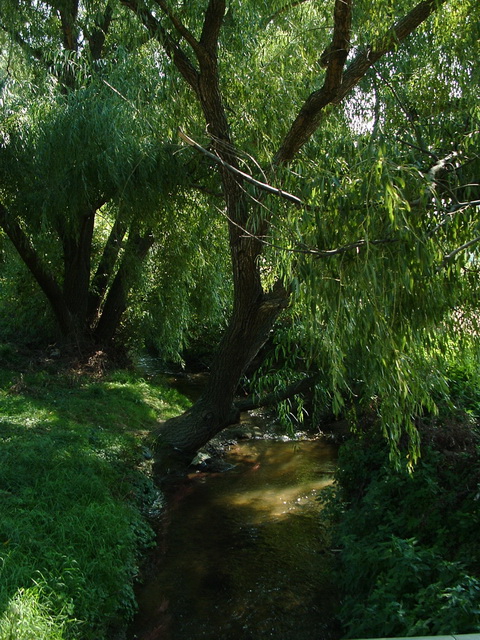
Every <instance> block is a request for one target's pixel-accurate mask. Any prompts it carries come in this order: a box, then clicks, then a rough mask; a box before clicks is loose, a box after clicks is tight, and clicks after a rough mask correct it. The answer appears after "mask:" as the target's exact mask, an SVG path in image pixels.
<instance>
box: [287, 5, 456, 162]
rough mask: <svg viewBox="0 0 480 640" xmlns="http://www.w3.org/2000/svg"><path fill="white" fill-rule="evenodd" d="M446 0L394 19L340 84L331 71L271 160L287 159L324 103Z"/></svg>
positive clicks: (332, 102) (316, 120)
mask: <svg viewBox="0 0 480 640" xmlns="http://www.w3.org/2000/svg"><path fill="white" fill-rule="evenodd" d="M445 2H446V0H423V2H420V3H419V4H418V5H417V6H416V7H415V8H414V9H412V11H410V12H409V13H408V14H407V15H406V16H405V17H404V18H402V19H401V20H399V21H397V22H396V23H395V24H394V25H393V27H392V28H391V29H390V30H389V31H388V32H387V33H386V34H385V36H384V37H383V38H382V39H380V40H379V41H378V42H377V43H376V44H373V45H370V46H368V47H366V48H365V49H362V50H361V51H360V52H359V53H358V54H357V55H356V56H355V58H354V59H353V60H352V62H351V63H350V64H349V65H348V67H347V69H346V70H345V71H344V73H343V76H342V81H341V84H340V85H339V86H338V87H335V86H334V79H335V78H337V75H335V74H334V72H333V71H332V77H331V78H330V80H329V82H330V85H327V84H326V82H325V83H324V85H323V87H322V88H321V89H319V90H318V91H314V92H313V93H312V94H310V96H309V97H308V98H307V100H306V101H305V103H304V104H303V106H302V108H301V109H300V111H299V113H298V116H297V117H296V119H295V121H294V122H293V124H292V126H291V127H290V130H289V131H288V133H287V134H286V136H285V138H284V140H283V143H282V145H281V146H280V148H279V150H278V151H277V153H276V155H275V158H274V164H285V163H287V162H290V161H291V160H292V159H293V158H294V156H295V155H296V153H297V152H298V151H299V150H300V149H301V148H302V146H303V145H304V144H305V143H306V142H308V140H309V139H310V138H311V136H312V135H313V133H314V132H315V131H316V129H317V128H318V126H319V124H320V122H321V119H322V117H323V116H324V115H325V112H326V107H328V106H329V105H337V104H339V103H340V102H341V101H342V100H343V98H345V96H346V95H347V94H348V93H349V92H350V91H351V90H352V89H353V88H354V87H355V86H356V85H357V84H358V83H359V82H360V80H361V79H362V78H363V77H364V76H365V74H366V73H367V71H368V70H369V69H370V68H371V67H372V65H374V64H375V62H377V61H378V60H379V59H380V58H381V57H382V56H384V55H385V54H386V53H388V52H389V51H393V50H394V49H395V48H396V47H397V46H398V44H399V43H400V42H402V40H404V39H405V38H406V37H407V36H409V35H410V34H411V33H412V32H413V31H414V30H415V29H416V28H417V27H418V26H419V25H420V24H421V23H422V22H424V21H425V20H426V19H427V18H428V17H429V16H430V15H431V14H432V13H433V12H434V11H435V10H436V9H437V8H438V7H439V6H440V5H441V4H443V3H445ZM338 29H339V32H340V30H341V27H340V26H339V27H338ZM339 38H340V36H339ZM332 55H333V52H332ZM337 71H338V70H337Z"/></svg>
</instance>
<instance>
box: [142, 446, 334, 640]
mask: <svg viewBox="0 0 480 640" xmlns="http://www.w3.org/2000/svg"><path fill="white" fill-rule="evenodd" d="M335 456H336V450H335V448H334V447H333V446H331V445H329V444H325V443H323V442H319V441H314V442H299V443H292V442H272V441H263V440H257V441H249V442H247V443H242V444H239V445H237V446H236V447H234V448H233V449H232V450H231V452H230V453H229V462H231V464H233V465H235V466H234V468H233V469H232V470H231V471H228V472H226V473H222V474H209V475H206V474H200V473H198V474H192V475H191V476H190V477H189V478H187V479H185V480H184V481H182V482H181V483H180V484H179V485H178V486H177V487H175V489H174V490H173V491H172V495H171V496H169V508H168V510H167V511H166V513H165V514H164V517H163V522H162V523H161V527H160V531H159V536H160V539H159V542H160V544H159V555H158V556H157V558H156V559H154V560H153V562H154V565H155V566H154V570H153V572H152V573H153V574H154V575H153V578H152V580H149V582H148V584H146V585H145V586H144V587H143V588H142V589H141V590H140V591H139V594H138V600H139V606H140V612H139V616H138V617H137V620H136V621H135V635H134V634H132V636H131V637H132V638H134V637H137V638H140V639H141V640H160V639H161V640H187V639H188V640H197V639H198V640H199V639H201V638H205V639H209V640H212V639H213V638H215V639H216V640H249V639H253V638H255V640H257V639H262V638H279V639H282V640H289V639H292V640H293V639H294V640H303V639H310V638H312V639H313V638H315V639H316V640H319V639H321V638H334V637H335V629H334V628H333V626H332V624H331V618H332V615H331V609H332V607H333V606H334V593H333V592H332V587H331V584H330V580H329V566H328V564H329V560H328V555H325V554H323V553H322V547H323V544H324V541H323V539H322V535H323V534H322V528H321V527H320V526H319V523H318V511H319V508H320V506H319V503H318V501H317V500H316V499H315V498H316V496H317V494H318V492H319V491H321V490H322V488H324V487H325V486H327V485H328V484H330V483H331V481H332V472H333V469H334V464H335Z"/></svg>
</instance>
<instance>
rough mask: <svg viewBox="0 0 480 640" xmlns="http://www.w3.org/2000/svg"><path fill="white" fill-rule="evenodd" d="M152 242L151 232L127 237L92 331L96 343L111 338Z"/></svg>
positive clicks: (107, 341) (107, 340) (104, 341)
mask: <svg viewBox="0 0 480 640" xmlns="http://www.w3.org/2000/svg"><path fill="white" fill-rule="evenodd" d="M153 242H154V237H153V234H152V233H146V234H145V235H144V236H140V235H139V234H137V233H133V234H132V235H131V236H130V237H129V239H128V242H127V247H126V249H125V255H124V256H123V260H122V263H121V265H120V267H119V269H118V271H117V275H116V276H115V278H114V280H113V282H112V285H111V287H110V290H109V292H108V295H107V297H106V300H105V305H104V307H103V311H102V314H101V316H100V319H99V321H98V324H97V326H96V328H95V329H94V332H93V335H94V339H95V341H96V342H97V343H99V344H108V343H109V342H111V341H112V340H113V337H114V335H115V332H116V330H117V329H118V325H119V324H120V320H121V319H122V316H123V313H124V312H125V309H126V308H127V297H128V292H129V291H130V290H131V288H132V285H133V283H134V282H135V277H136V275H137V274H138V267H139V265H141V264H142V262H143V261H144V260H145V258H146V256H147V254H148V251H149V249H150V248H151V246H152V244H153Z"/></svg>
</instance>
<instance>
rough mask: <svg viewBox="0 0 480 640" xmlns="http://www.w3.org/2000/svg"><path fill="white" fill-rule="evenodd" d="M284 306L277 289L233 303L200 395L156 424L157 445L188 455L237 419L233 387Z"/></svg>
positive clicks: (282, 291)
mask: <svg viewBox="0 0 480 640" xmlns="http://www.w3.org/2000/svg"><path fill="white" fill-rule="evenodd" d="M244 293H245V294H246V295H248V291H245V292H244ZM287 302H288V294H287V292H286V291H285V289H284V288H283V287H282V286H281V285H278V286H277V287H276V288H275V289H274V290H273V291H272V292H271V293H268V294H261V295H260V296H257V298H256V299H253V298H252V299H251V301H250V304H248V305H245V304H237V305H236V308H235V310H234V312H233V314H232V317H231V319H230V323H229V326H228V328H227V330H226V332H225V334H224V336H223V338H222V341H221V343H220V346H219V349H218V352H217V355H216V358H215V361H214V363H213V365H212V368H211V376H210V378H209V381H208V383H207V386H206V388H205V390H204V392H203V394H202V396H201V397H200V398H199V400H198V401H197V402H196V403H195V404H194V405H193V406H192V407H191V408H190V409H188V410H187V411H186V412H185V413H184V414H182V415H181V416H178V417H175V418H172V419H170V420H167V422H165V423H164V424H163V425H161V426H160V428H159V429H158V431H157V433H156V435H157V438H158V443H159V444H160V446H162V445H164V444H168V445H169V446H170V447H173V448H174V449H176V450H178V451H181V452H182V453H184V454H185V455H186V456H189V455H190V454H193V453H194V452H195V451H196V450H197V449H199V448H200V447H202V446H203V445H205V444H206V443H207V442H208V441H209V440H210V439H211V438H212V437H213V436H214V435H216V434H217V433H218V432H219V431H221V430H222V429H224V428H225V427H227V426H228V425H230V424H233V423H235V422H237V421H238V418H239V410H238V409H237V408H236V407H235V405H234V399H235V393H236V390H237V387H238V384H239V382H240V380H241V377H242V375H243V374H244V372H245V370H246V369H247V367H248V365H249V364H250V363H251V361H252V360H253V358H254V357H255V356H256V355H257V353H258V351H259V350H260V348H261V347H262V346H263V344H264V343H265V341H266V340H267V338H268V336H269V334H270V331H271V329H272V327H273V324H274V322H275V320H276V318H277V317H278V315H279V314H280V313H281V311H282V310H283V309H284V308H285V306H286V304H287Z"/></svg>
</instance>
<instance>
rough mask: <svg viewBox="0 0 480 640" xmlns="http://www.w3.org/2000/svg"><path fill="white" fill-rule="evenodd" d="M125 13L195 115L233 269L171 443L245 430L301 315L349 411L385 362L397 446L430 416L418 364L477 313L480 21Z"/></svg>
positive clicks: (421, 10)
mask: <svg viewBox="0 0 480 640" xmlns="http://www.w3.org/2000/svg"><path fill="white" fill-rule="evenodd" d="M121 1H122V4H123V5H124V6H125V7H127V8H128V9H130V10H131V11H132V12H133V14H135V16H136V17H137V19H138V20H139V22H140V23H141V24H143V26H144V29H145V32H146V34H148V36H149V37H150V38H151V39H152V40H154V41H156V42H158V44H159V46H160V51H162V52H163V59H164V60H165V67H164V68H165V69H169V73H175V72H176V73H177V74H178V75H179V77H180V78H181V79H183V81H184V83H185V85H186V86H187V87H188V89H189V101H190V103H192V102H193V104H195V105H196V107H197V109H198V110H197V113H196V114H193V115H188V116H186V114H185V111H182V108H181V105H179V110H178V125H179V126H180V127H183V130H182V131H181V132H180V137H181V139H182V140H183V141H184V142H185V143H186V145H188V146H189V148H191V149H190V150H191V152H192V153H198V154H200V155H202V156H203V157H204V160H205V162H206V163H209V166H210V167H211V171H212V172H213V171H216V175H217V176H218V190H219V191H220V192H221V196H222V199H223V205H219V204H216V206H215V210H213V209H212V215H216V214H215V211H218V210H220V215H222V216H223V217H224V220H225V225H226V226H227V228H228V234H229V247H230V255H231V264H232V283H233V300H234V302H233V310H232V313H231V317H230V321H229V323H228V326H227V328H226V331H225V333H224V335H223V337H222V339H221V341H220V344H219V348H218V352H217V355H216V358H215V361H214V363H213V366H212V369H211V375H210V378H209V382H208V384H207V386H206V389H205V391H204V393H203V395H202V397H201V398H200V399H199V400H198V401H197V402H196V403H195V404H194V405H193V406H192V407H191V408H190V409H189V410H188V411H187V412H186V413H185V414H184V415H182V416H179V417H177V418H175V419H173V420H170V421H168V422H167V423H165V424H164V425H162V426H161V427H160V429H159V432H158V437H159V442H161V443H168V444H169V445H172V446H173V447H175V448H176V449H179V450H181V451H183V452H187V453H189V452H191V451H193V450H195V449H196V448H198V447H199V446H201V445H203V444H204V443H205V442H206V441H207V440H208V439H209V438H211V437H212V436H213V435H215V434H216V433H217V432H218V431H220V430H221V429H222V428H224V427H225V426H226V425H228V424H229V423H231V422H233V421H235V420H236V419H237V418H238V410H239V407H238V404H236V403H235V394H236V390H237V386H238V383H239V380H240V379H241V376H242V375H243V373H244V372H245V370H246V368H247V367H248V365H249V363H250V362H251V361H252V359H253V358H254V357H255V355H256V354H257V353H258V351H259V349H260V348H261V347H262V345H263V344H264V343H265V341H266V340H267V339H268V337H269V336H270V335H271V332H272V330H273V328H274V327H275V323H276V321H277V320H278V318H279V317H280V316H281V314H282V313H284V312H285V311H286V310H287V309H288V310H289V313H290V314H295V313H297V312H298V314H299V317H300V318H301V322H302V323H303V327H304V333H305V334H307V333H308V334H309V337H310V345H311V352H312V354H315V349H316V347H315V344H319V343H322V345H323V349H324V352H326V353H327V356H328V358H327V359H328V360H329V366H330V372H331V375H332V379H333V386H334V388H335V389H336V390H337V393H338V397H340V395H341V394H340V390H341V388H342V385H344V384H345V381H346V379H347V375H346V372H345V366H346V362H347V356H349V354H350V357H352V356H351V354H352V353H354V352H355V350H357V352H361V351H363V352H365V351H367V352H368V353H369V356H370V358H369V361H370V363H369V366H368V367H366V368H365V367H364V373H365V374H366V375H368V376H369V377H370V379H369V381H368V382H369V383H370V382H371V385H372V388H374V384H373V382H374V381H375V384H376V385H377V386H376V388H377V391H378V393H379V394H380V395H381V396H382V417H383V425H384V428H385V430H386V432H388V433H389V434H390V435H391V436H392V437H393V440H398V437H399V433H400V431H401V429H402V427H403V426H407V428H408V427H409V424H410V423H409V417H410V415H411V414H412V411H413V410H414V409H415V407H416V406H418V403H425V402H428V380H427V381H426V380H423V381H419V380H418V375H417V376H415V372H414V371H413V370H412V369H413V364H414V363H413V357H414V355H413V353H414V350H413V345H414V344H415V343H418V342H419V341H420V340H424V339H425V338H426V337H428V336H430V337H432V335H433V331H434V330H435V329H436V328H438V326H439V323H440V322H441V321H442V319H444V317H445V314H446V312H447V311H448V310H449V309H452V308H453V307H454V306H455V305H458V304H460V300H461V299H462V296H463V295H464V293H465V291H466V290H468V289H469V287H468V286H466V278H467V276H466V272H465V269H462V266H464V265H465V264H466V262H467V261H468V260H471V259H472V255H471V253H470V252H471V251H473V252H475V250H476V242H477V241H478V231H477V230H476V220H475V213H476V210H477V207H478V185H476V184H475V182H476V180H471V179H470V175H469V174H474V173H475V167H476V169H478V157H477V155H476V152H475V146H474V144H475V143H474V141H476V140H478V125H477V124H475V122H476V118H477V116H478V114H477V113H476V111H475V109H476V106H475V105H476V102H475V101H474V99H475V98H476V97H477V96H475V93H476V91H477V88H478V71H477V69H476V63H475V55H474V51H475V47H476V46H477V39H478V6H477V4H476V3H475V2H468V1H467V2H464V1H462V2H459V1H458V0H423V1H422V2H420V3H418V4H414V3H413V2H411V0H404V1H402V2H397V3H395V4H394V5H393V4H392V3H390V2H378V3H376V4H375V5H374V6H372V4H371V3H366V2H362V1H358V2H354V1H353V0H332V1H331V2H328V3H316V2H307V1H305V2H292V3H279V2H273V1H272V2H262V3H258V2H234V1H232V2H229V3H228V2H226V1H225V0H209V1H208V2H190V3H180V2H169V1H168V0H146V1H144V0H121ZM322 51H323V53H321V52H322ZM168 62H170V67H169V66H168ZM217 202H218V201H217ZM470 290H471V289H470ZM432 300H435V304H432ZM290 346H291V347H293V348H295V345H290ZM314 357H315V356H314V355H313V356H312V358H314Z"/></svg>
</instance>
